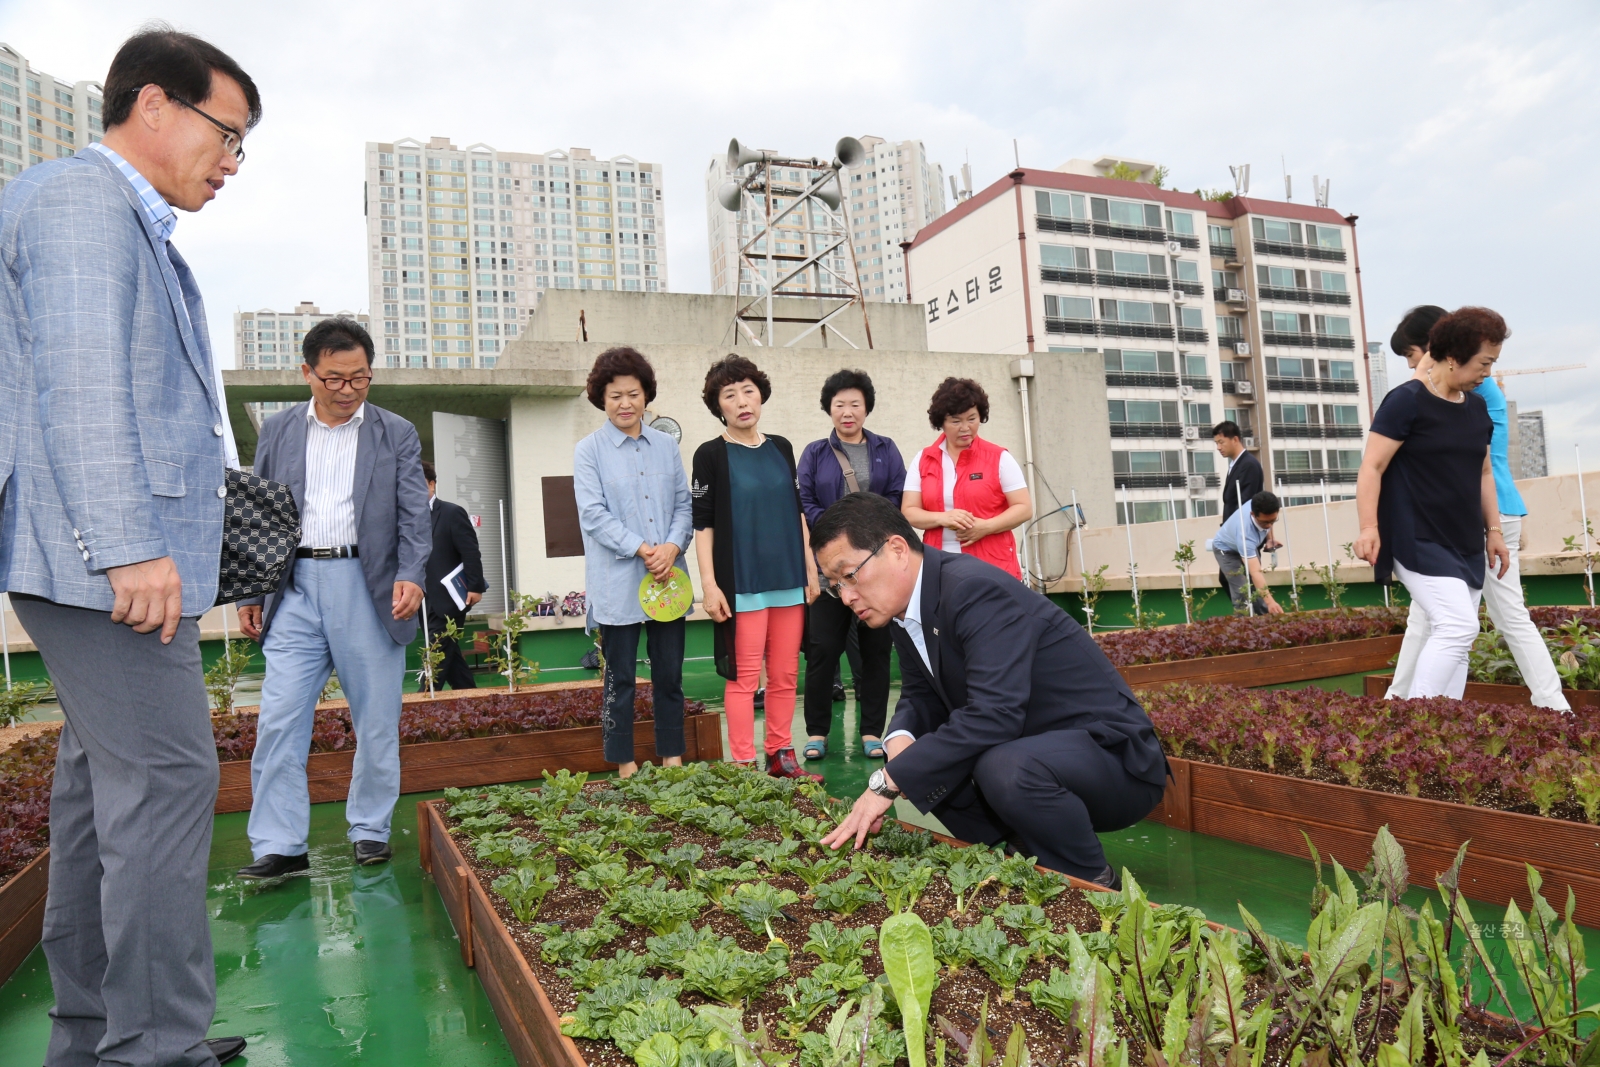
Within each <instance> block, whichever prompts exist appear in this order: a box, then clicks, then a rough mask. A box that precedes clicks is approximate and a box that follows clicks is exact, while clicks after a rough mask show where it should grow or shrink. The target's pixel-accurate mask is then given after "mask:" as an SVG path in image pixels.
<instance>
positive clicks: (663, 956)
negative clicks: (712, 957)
mask: <svg viewBox="0 0 1600 1067" xmlns="http://www.w3.org/2000/svg"><path fill="white" fill-rule="evenodd" d="M618 932H619V933H620V932H621V931H620V930H619V931H618ZM644 947H645V959H646V960H648V961H649V962H650V966H652V967H660V968H661V969H662V970H666V971H680V972H681V971H682V970H683V958H684V957H685V956H687V955H688V954H689V953H690V952H693V951H694V950H695V949H697V948H711V949H716V950H718V951H726V950H729V949H733V948H737V947H738V946H737V944H736V943H735V942H734V940H733V938H731V937H723V936H719V935H717V934H716V933H713V932H712V930H711V928H710V927H709V926H702V927H701V928H700V929H698V930H695V929H691V928H690V927H687V926H685V927H681V928H679V929H678V930H677V931H676V932H674V933H670V934H667V935H666V936H665V937H652V938H648V939H647V940H646V941H645V943H644Z"/></svg>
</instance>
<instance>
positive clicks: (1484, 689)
mask: <svg viewBox="0 0 1600 1067" xmlns="http://www.w3.org/2000/svg"><path fill="white" fill-rule="evenodd" d="M1393 681H1394V675H1392V674H1369V675H1367V677H1366V678H1365V679H1364V680H1363V681H1362V692H1363V695H1365V696H1369V697H1381V696H1383V694H1384V693H1387V692H1388V691H1389V684H1390V683H1391V682H1393ZM1561 692H1562V695H1564V696H1565V697H1566V698H1567V703H1568V704H1571V705H1572V706H1573V707H1574V708H1600V689H1563V690H1562V691H1561ZM1462 699H1463V700H1481V701H1483V702H1484V703H1485V704H1532V703H1533V696H1532V693H1530V692H1529V690H1528V687H1527V686H1525V685H1493V684H1491V683H1489V682H1468V683H1467V691H1466V692H1465V693H1463V694H1462Z"/></svg>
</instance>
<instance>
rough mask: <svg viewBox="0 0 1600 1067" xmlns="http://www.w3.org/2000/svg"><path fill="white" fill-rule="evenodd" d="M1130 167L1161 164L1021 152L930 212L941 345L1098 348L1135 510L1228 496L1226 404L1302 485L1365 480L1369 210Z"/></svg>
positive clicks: (1271, 462)
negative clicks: (1218, 438)
mask: <svg viewBox="0 0 1600 1067" xmlns="http://www.w3.org/2000/svg"><path fill="white" fill-rule="evenodd" d="M1118 164H1121V166H1120V167H1119V166H1118ZM1130 170H1132V171H1135V172H1138V173H1139V174H1140V175H1141V176H1146V177H1154V176H1155V175H1156V173H1158V172H1157V171H1156V168H1155V165H1154V164H1149V163H1144V162H1143V161H1138V160H1120V159H1113V158H1109V157H1108V158H1104V159H1100V160H1097V161H1095V162H1092V163H1091V162H1085V161H1081V160H1074V161H1072V162H1070V163H1068V164H1065V165H1063V166H1062V167H1061V168H1059V169H1057V170H1054V171H1046V170H1033V169H1029V168H1023V169H1019V170H1016V171H1014V172H1012V173H1011V174H1010V175H1008V176H1007V177H1005V178H1002V179H1001V180H1000V181H997V182H995V183H994V184H993V185H991V186H989V187H988V188H987V189H984V190H983V191H982V192H979V193H976V194H975V195H973V196H972V197H971V198H970V199H967V200H964V201H962V202H961V203H960V204H959V205H957V206H956V207H955V208H953V209H952V210H951V211H950V212H949V213H948V214H946V215H945V216H944V217H943V218H941V219H939V220H937V221H936V222H933V223H931V224H929V225H928V226H926V227H924V228H923V230H922V232H921V233H920V234H919V235H918V237H917V239H916V240H915V241H914V242H913V243H912V246H911V248H910V250H909V258H908V261H907V270H908V271H909V285H910V293H911V296H912V298H913V299H914V300H916V301H918V302H920V303H922V304H924V305H925V312H926V321H927V327H928V345H929V347H930V348H931V349H934V350H942V351H982V352H997V351H998V352H1008V351H1009V352H1016V353H1019V354H1025V353H1028V352H1035V351H1043V350H1050V351H1067V352H1093V353H1096V354H1097V355H1099V356H1100V358H1101V360H1102V362H1103V364H1104V368H1105V383H1106V403H1107V407H1108V415H1109V421H1110V431H1111V440H1110V441H1109V442H1108V447H1109V448H1110V449H1111V453H1112V469H1113V472H1114V474H1113V477H1114V482H1115V488H1116V491H1117V494H1118V499H1119V501H1125V505H1124V503H1121V502H1119V504H1118V507H1117V511H1118V520H1119V521H1124V520H1131V521H1133V522H1150V521H1156V520H1160V519H1165V518H1168V517H1170V516H1172V515H1173V513H1174V511H1176V513H1177V515H1178V516H1179V517H1183V516H1185V515H1214V514H1217V513H1218V512H1219V510H1220V508H1221V503H1222V502H1221V499H1220V495H1219V490H1218V486H1219V483H1220V480H1221V478H1220V475H1221V474H1222V473H1223V465H1222V463H1221V461H1220V457H1218V456H1217V453H1216V450H1215V448H1214V447H1213V445H1212V442H1211V426H1212V425H1213V424H1215V423H1217V422H1220V421H1222V420H1223V419H1232V420H1233V421H1235V422H1237V423H1238V424H1239V425H1240V427H1241V428H1242V429H1243V431H1244V441H1245V446H1246V447H1247V448H1249V449H1250V450H1252V451H1253V452H1255V453H1256V454H1257V455H1258V456H1259V458H1260V459H1261V462H1262V466H1263V467H1264V468H1265V469H1266V472H1267V485H1268V486H1269V487H1270V488H1273V489H1275V490H1276V491H1278V492H1279V493H1280V495H1282V496H1283V497H1285V499H1286V502H1287V503H1290V504H1297V503H1310V502H1312V501H1314V500H1319V499H1321V498H1322V495H1323V494H1326V495H1327V496H1328V497H1329V498H1330V499H1335V500H1337V499H1344V498H1346V497H1348V496H1350V495H1352V494H1353V493H1354V491H1355V479H1356V471H1357V469H1358V468H1359V467H1360V464H1361V449H1362V439H1363V437H1364V434H1365V428H1366V426H1367V424H1368V422H1369V416H1368V413H1369V410H1370V408H1369V405H1368V399H1367V397H1368V395H1369V385H1368V374H1367V370H1366V358H1367V349H1366V339H1365V337H1363V336H1362V333H1363V327H1362V319H1361V307H1360V296H1359V293H1358V291H1357V286H1356V284H1355V276H1354V271H1355V268H1356V266H1357V264H1356V261H1355V258H1354V238H1355V232H1354V221H1353V218H1352V219H1346V218H1344V217H1342V216H1340V215H1339V214H1338V213H1337V212H1334V211H1332V210H1330V209H1328V208H1324V207H1314V206H1309V205H1305V204H1296V203H1289V202H1284V203H1278V202H1272V201H1266V200H1256V199H1250V198H1243V197H1234V198H1230V199H1227V200H1222V201H1214V200H1206V199H1202V198H1201V197H1198V196H1195V195H1193V194H1191V193H1180V192H1175V191H1173V190H1170V189H1163V188H1159V187H1157V186H1156V185H1154V184H1150V183H1149V182H1145V181H1137V180H1123V179H1121V178H1111V177H1107V176H1106V175H1107V174H1109V173H1110V172H1112V171H1116V172H1117V173H1119V174H1126V173H1128V172H1129V171H1130ZM1019 215H1021V216H1022V218H1023V226H1022V233H1021V234H1020V235H1019V234H1018V226H1017V218H1018V216H1019ZM1019 238H1020V239H1019ZM1052 473H1054V472H1052ZM1060 474H1061V477H1060V479H1059V480H1058V481H1057V484H1060V483H1061V481H1067V480H1068V479H1070V477H1071V473H1070V472H1060ZM1068 484H1070V481H1068ZM1091 521H1094V520H1091ZM1101 521H1103V520H1101Z"/></svg>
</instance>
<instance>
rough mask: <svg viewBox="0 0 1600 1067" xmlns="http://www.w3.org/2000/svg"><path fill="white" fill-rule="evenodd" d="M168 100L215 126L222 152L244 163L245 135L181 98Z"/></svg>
mask: <svg viewBox="0 0 1600 1067" xmlns="http://www.w3.org/2000/svg"><path fill="white" fill-rule="evenodd" d="M128 91H129V92H133V93H141V92H144V86H142V85H141V86H139V87H138V88H137V89H130V90H128ZM163 91H165V90H163ZM167 99H168V100H171V101H172V102H173V103H174V104H177V105H178V106H180V107H186V108H188V109H189V110H190V111H193V112H194V113H195V114H196V115H199V116H200V117H201V118H203V119H205V120H206V121H207V122H209V123H211V125H213V126H215V127H216V128H217V129H218V130H220V131H222V150H223V151H224V152H227V153H229V154H230V155H232V156H233V160H234V162H235V163H243V162H244V134H242V133H240V132H239V131H238V130H236V129H234V128H233V127H232V126H229V125H228V124H227V123H226V122H223V121H221V120H220V119H216V118H213V117H211V116H210V115H207V114H206V113H205V112H204V111H201V110H200V109H199V108H197V107H195V106H194V105H193V104H191V103H189V101H187V100H185V99H184V98H183V97H181V96H173V95H172V94H171V93H167Z"/></svg>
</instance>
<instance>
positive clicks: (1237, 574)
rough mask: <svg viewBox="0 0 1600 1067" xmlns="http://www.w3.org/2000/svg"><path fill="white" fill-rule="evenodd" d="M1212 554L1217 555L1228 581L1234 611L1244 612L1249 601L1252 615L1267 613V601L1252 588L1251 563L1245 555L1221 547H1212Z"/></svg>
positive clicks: (1219, 564) (1223, 575) (1224, 576)
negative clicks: (1246, 559) (1247, 561)
mask: <svg viewBox="0 0 1600 1067" xmlns="http://www.w3.org/2000/svg"><path fill="white" fill-rule="evenodd" d="M1211 554H1212V555H1213V556H1215V557H1217V566H1218V567H1220V568H1222V580H1223V581H1224V582H1227V583H1228V596H1229V598H1230V599H1232V601H1233V610H1234V613H1235V614H1243V613H1244V610H1245V607H1244V606H1245V603H1246V602H1247V601H1248V602H1249V604H1250V613H1251V614H1252V615H1265V614H1266V613H1267V602H1266V601H1265V600H1263V599H1261V594H1260V593H1255V592H1253V591H1252V590H1251V588H1250V565H1249V564H1248V563H1246V562H1245V560H1244V557H1243V556H1241V555H1239V553H1237V552H1229V551H1227V550H1225V549H1221V548H1214V549H1212V550H1211Z"/></svg>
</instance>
